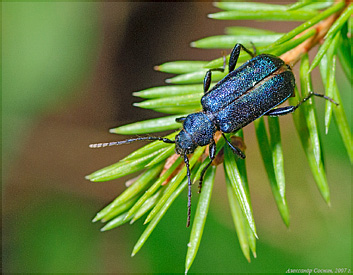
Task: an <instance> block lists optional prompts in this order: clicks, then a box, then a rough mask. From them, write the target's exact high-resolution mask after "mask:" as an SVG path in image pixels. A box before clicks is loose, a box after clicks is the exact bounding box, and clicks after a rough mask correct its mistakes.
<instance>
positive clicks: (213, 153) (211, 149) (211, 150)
mask: <svg viewBox="0 0 353 275" xmlns="http://www.w3.org/2000/svg"><path fill="white" fill-rule="evenodd" d="M209 155H210V160H211V161H210V162H209V163H207V165H206V166H205V168H203V169H202V171H201V176H200V181H199V193H201V188H202V182H203V177H204V175H205V173H206V171H207V169H208V167H210V165H211V163H212V162H213V160H214V159H215V157H216V142H215V141H214V140H212V142H211V143H210V145H209Z"/></svg>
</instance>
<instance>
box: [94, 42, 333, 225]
mask: <svg viewBox="0 0 353 275" xmlns="http://www.w3.org/2000/svg"><path fill="white" fill-rule="evenodd" d="M240 50H244V51H245V52H247V53H248V54H249V55H250V56H251V57H252V58H251V59H250V60H249V61H247V62H245V63H244V64H243V65H242V66H240V67H239V68H237V69H235V66H236V64H237V61H238V58H239V54H240ZM224 70H225V63H224V65H223V68H214V69H210V70H208V71H207V73H206V75H205V78H204V84H203V89H204V95H203V97H202V98H201V105H202V111H200V112H197V113H192V114H189V115H188V116H186V117H180V118H177V119H176V121H177V122H180V123H182V124H183V128H182V130H181V131H180V132H179V133H178V134H177V135H176V136H175V140H170V139H167V138H163V137H152V136H149V137H138V138H132V139H127V140H123V141H117V142H109V143H97V144H91V145H90V147H91V148H99V147H106V146H112V145H121V144H127V143H131V142H134V141H139V140H148V141H153V140H159V141H162V142H165V143H175V152H176V153H177V154H179V155H180V156H181V157H183V159H184V162H185V165H186V169H187V178H188V216H187V224H186V226H187V227H189V225H190V215H191V179H190V167H189V159H188V156H187V155H188V154H192V153H193V152H194V151H195V149H196V148H197V147H199V146H206V145H209V158H210V161H209V162H208V163H207V165H206V166H205V167H204V169H203V170H202V172H201V175H200V181H199V192H200V191H201V187H202V181H203V177H204V175H205V173H206V171H207V169H208V167H209V166H210V165H211V164H212V162H213V160H214V159H215V156H216V142H215V140H214V135H215V133H216V132H217V131H220V132H221V133H222V136H223V138H224V139H225V141H226V143H227V144H228V146H229V147H230V148H231V149H232V151H233V152H234V153H235V154H236V155H237V156H238V157H239V158H242V159H244V158H245V154H244V153H243V152H242V151H241V150H240V149H239V148H238V147H236V146H234V145H232V143H231V142H230V141H229V140H228V139H227V137H226V136H225V133H234V132H236V131H238V130H239V129H241V128H243V127H245V126H246V125H248V124H249V123H251V122H253V121H254V120H256V119H257V118H259V117H261V116H263V115H266V116H281V115H286V114H289V113H292V112H294V111H295V110H296V109H297V108H298V107H299V106H300V105H301V104H303V103H304V102H305V101H307V100H308V99H309V98H310V97H312V96H320V97H323V98H325V99H327V100H329V101H331V102H333V103H335V104H337V103H336V102H334V101H333V100H332V99H331V98H329V97H327V96H325V95H322V94H317V93H314V92H310V93H309V94H308V95H307V96H306V97H305V98H303V99H302V100H301V101H300V102H298V104H297V105H295V106H286V107H280V108H276V107H277V106H278V105H280V104H281V103H283V102H284V101H286V100H287V99H288V98H289V97H291V96H294V87H295V78H294V75H293V72H292V70H291V68H290V66H289V65H287V64H286V63H285V62H284V61H283V60H282V59H281V58H279V57H277V56H274V55H270V54H260V55H256V54H255V47H254V53H253V52H251V51H250V50H248V49H247V48H245V47H244V46H243V45H242V44H236V45H235V46H234V48H233V50H232V52H231V54H230V57H229V63H228V74H227V75H226V76H225V77H224V78H223V79H222V80H220V81H219V82H218V83H217V84H216V85H215V86H214V87H212V88H211V89H209V88H210V84H211V77H212V71H221V72H224Z"/></svg>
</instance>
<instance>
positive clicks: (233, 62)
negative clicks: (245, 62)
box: [228, 44, 255, 72]
mask: <svg viewBox="0 0 353 275" xmlns="http://www.w3.org/2000/svg"><path fill="white" fill-rule="evenodd" d="M241 49H243V51H246V52H247V53H248V54H249V55H250V56H251V57H255V54H254V53H252V52H251V51H250V50H248V49H247V48H245V47H244V46H243V45H242V44H235V46H234V48H233V50H232V52H231V54H230V57H229V65H228V66H229V72H231V71H234V68H235V65H237V61H238V58H239V54H240V50H241Z"/></svg>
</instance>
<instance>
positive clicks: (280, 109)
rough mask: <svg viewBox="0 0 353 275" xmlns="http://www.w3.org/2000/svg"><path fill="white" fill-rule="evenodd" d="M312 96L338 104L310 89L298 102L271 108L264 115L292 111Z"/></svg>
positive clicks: (277, 114) (275, 114)
mask: <svg viewBox="0 0 353 275" xmlns="http://www.w3.org/2000/svg"><path fill="white" fill-rule="evenodd" d="M312 96H319V97H323V98H324V99H326V100H328V101H330V102H332V103H334V104H336V105H338V103H337V102H335V101H334V100H333V99H332V98H330V97H328V96H325V95H323V94H317V93H314V92H311V91H310V92H309V94H308V95H307V96H306V97H304V98H303V99H302V100H301V101H299V103H298V104H297V105H295V106H286V107H282V108H276V109H272V110H270V111H268V112H267V113H265V115H266V116H283V115H287V114H290V113H293V112H294V111H295V110H296V109H297V108H298V107H299V106H300V105H302V104H303V103H304V102H305V101H307V100H308V99H309V98H310V97H312Z"/></svg>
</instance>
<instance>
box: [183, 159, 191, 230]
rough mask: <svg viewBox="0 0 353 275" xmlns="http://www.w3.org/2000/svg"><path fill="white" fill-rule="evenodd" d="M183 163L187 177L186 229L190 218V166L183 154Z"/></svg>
mask: <svg viewBox="0 0 353 275" xmlns="http://www.w3.org/2000/svg"><path fill="white" fill-rule="evenodd" d="M184 162H185V166H186V172H187V177H188V219H187V222H186V227H189V226H190V217H191V178H190V165H189V159H188V156H187V155H186V153H184Z"/></svg>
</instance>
